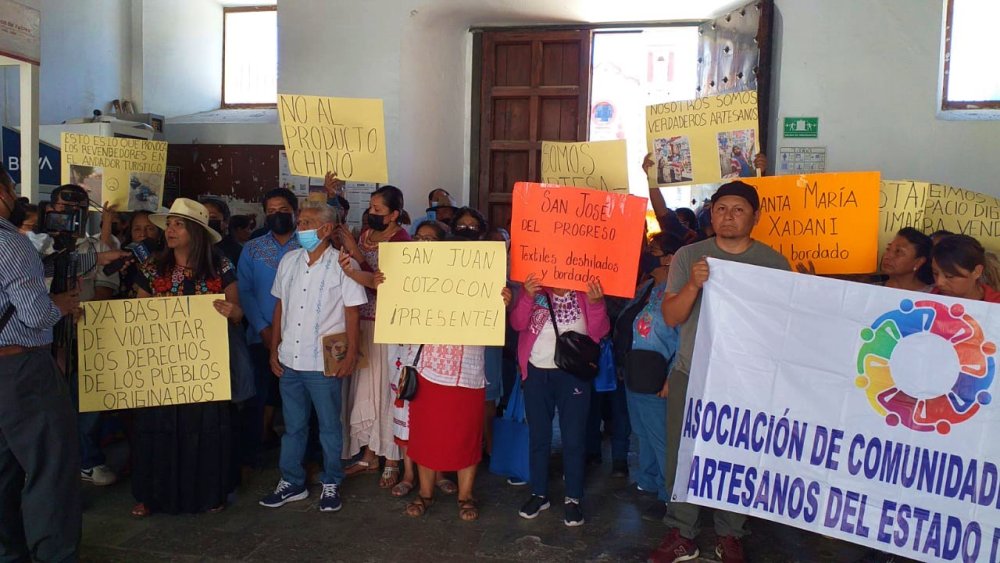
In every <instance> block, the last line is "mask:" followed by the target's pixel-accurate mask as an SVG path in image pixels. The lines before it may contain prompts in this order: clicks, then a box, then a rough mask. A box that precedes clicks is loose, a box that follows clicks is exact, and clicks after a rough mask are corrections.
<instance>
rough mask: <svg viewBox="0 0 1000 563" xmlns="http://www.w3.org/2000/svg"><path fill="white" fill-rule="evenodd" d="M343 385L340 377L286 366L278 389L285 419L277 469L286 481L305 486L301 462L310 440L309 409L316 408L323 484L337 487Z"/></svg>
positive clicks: (340, 470)
mask: <svg viewBox="0 0 1000 563" xmlns="http://www.w3.org/2000/svg"><path fill="white" fill-rule="evenodd" d="M342 383H343V382H342V380H341V379H340V378H337V377H326V376H324V375H323V373H322V372H319V371H298V370H294V369H292V368H290V367H288V366H285V373H284V375H282V376H281V379H280V380H279V384H278V385H279V388H280V389H281V412H282V414H284V417H285V435H284V436H282V437H281V457H280V458H279V460H278V467H279V468H280V469H281V477H282V479H284V480H285V481H288V482H289V483H291V484H293V485H296V486H301V485H305V484H306V471H305V469H304V468H303V467H302V459H303V457H304V456H305V453H306V442H307V441H308V438H309V414H310V410H311V408H312V407H315V409H316V415H317V417H318V419H319V442H320V446H321V447H322V449H323V475H322V480H323V483H325V484H334V483H336V484H340V482H341V481H343V480H344V468H343V466H342V465H341V463H340V450H341V449H342V448H343V445H344V436H343V429H342V428H343V427H342V425H341V422H340V407H341V403H340V400H341V396H340V388H341V384H342Z"/></svg>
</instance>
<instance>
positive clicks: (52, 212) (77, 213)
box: [38, 190, 90, 239]
mask: <svg viewBox="0 0 1000 563" xmlns="http://www.w3.org/2000/svg"><path fill="white" fill-rule="evenodd" d="M56 203H57V202H53V201H48V202H42V204H41V205H40V206H39V215H40V217H39V221H38V222H39V224H40V225H41V227H42V228H41V230H42V232H44V233H47V234H48V235H49V236H51V237H52V238H54V239H58V238H60V236H67V235H68V236H71V237H73V238H82V237H85V236H86V235H87V208H88V207H89V205H90V199H89V198H88V197H87V194H86V193H81V192H78V191H75V190H62V191H60V192H59V202H58V203H62V204H64V206H68V207H69V209H68V210H64V211H56V209H55V205H56Z"/></svg>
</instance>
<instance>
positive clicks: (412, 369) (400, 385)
mask: <svg viewBox="0 0 1000 563" xmlns="http://www.w3.org/2000/svg"><path fill="white" fill-rule="evenodd" d="M423 351H424V345H423V344H421V345H420V347H419V348H417V355H416V357H414V358H413V365H412V366H403V368H402V369H400V370H399V380H398V381H397V382H396V400H397V401H412V400H413V398H414V397H416V396H417V377H418V375H419V373H420V372H418V371H417V364H418V363H420V353H421V352H423Z"/></svg>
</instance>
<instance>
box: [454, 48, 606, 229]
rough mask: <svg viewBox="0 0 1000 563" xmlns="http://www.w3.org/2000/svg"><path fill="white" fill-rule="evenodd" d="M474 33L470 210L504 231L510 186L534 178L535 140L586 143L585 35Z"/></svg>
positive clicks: (538, 143)
mask: <svg viewBox="0 0 1000 563" xmlns="http://www.w3.org/2000/svg"><path fill="white" fill-rule="evenodd" d="M481 33H482V36H481V38H480V40H481V49H479V51H480V53H481V55H482V58H481V66H480V67H479V71H480V72H479V74H480V76H481V78H480V86H481V88H480V98H479V103H478V107H479V115H478V118H479V119H478V120H477V121H478V128H479V136H478V137H479V138H478V143H479V151H478V154H477V155H476V156H478V173H477V171H476V164H477V163H476V162H475V161H476V160H477V159H476V158H473V170H472V172H473V176H474V178H473V184H474V185H473V189H472V196H473V201H472V204H473V205H476V206H477V207H478V208H479V209H480V210H481V211H483V212H484V213H485V214H486V216H487V218H488V219H489V221H490V224H493V225H499V226H509V225H510V208H511V192H512V191H513V188H514V183H515V182H521V181H532V182H537V181H538V180H539V178H540V163H541V148H542V141H583V140H586V139H587V132H588V129H587V123H588V119H587V116H588V115H589V112H590V58H591V51H590V49H591V31H590V30H569V31H564V30H561V31H524V30H520V31H483V32H481ZM474 105H476V104H474ZM476 140H477V139H473V141H474V142H475V141H476Z"/></svg>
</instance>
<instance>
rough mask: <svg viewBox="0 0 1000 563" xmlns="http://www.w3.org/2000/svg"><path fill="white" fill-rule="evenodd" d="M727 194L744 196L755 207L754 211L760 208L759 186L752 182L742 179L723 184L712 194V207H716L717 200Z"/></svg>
mask: <svg viewBox="0 0 1000 563" xmlns="http://www.w3.org/2000/svg"><path fill="white" fill-rule="evenodd" d="M727 195H734V196H736V197H742V198H743V199H745V200H747V203H749V204H750V207H753V210H754V211H758V210H760V197H759V196H758V195H757V188H755V187H753V186H751V185H750V184H747V183H745V182H740V181H736V182H729V183H728V184H722V187H720V188H719V190H718V191H717V192H715V195H713V196H712V207H715V202H717V201H719V199H721V198H723V197H726V196H727Z"/></svg>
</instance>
